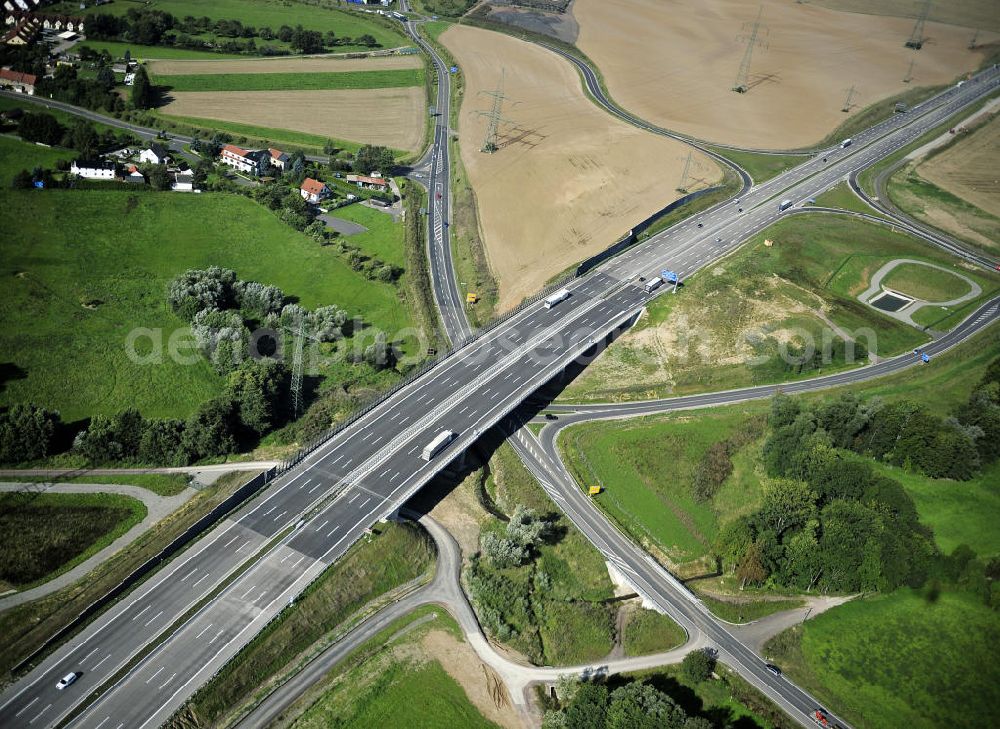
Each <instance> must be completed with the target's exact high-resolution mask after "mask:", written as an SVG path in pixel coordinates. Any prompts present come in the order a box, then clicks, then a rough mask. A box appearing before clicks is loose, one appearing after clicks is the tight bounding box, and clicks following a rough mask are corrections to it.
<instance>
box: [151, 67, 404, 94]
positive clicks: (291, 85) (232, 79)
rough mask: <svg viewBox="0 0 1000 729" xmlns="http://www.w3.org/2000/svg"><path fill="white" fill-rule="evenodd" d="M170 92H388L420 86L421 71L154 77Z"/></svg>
mask: <svg viewBox="0 0 1000 729" xmlns="http://www.w3.org/2000/svg"><path fill="white" fill-rule="evenodd" d="M153 82H154V83H155V84H156V85H157V86H165V87H168V88H169V89H170V91H178V92H180V91H288V90H295V91H318V90H328V89H389V88H399V87H405V86H421V85H423V83H424V72H423V70H422V69H419V68H400V69H390V70H382V71H351V72H345V71H322V72H315V73H205V74H181V75H165V76H154V77H153Z"/></svg>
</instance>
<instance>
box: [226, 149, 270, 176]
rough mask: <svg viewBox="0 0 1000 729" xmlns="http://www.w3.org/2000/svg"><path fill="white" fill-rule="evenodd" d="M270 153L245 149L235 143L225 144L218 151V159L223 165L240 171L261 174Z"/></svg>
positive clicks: (267, 162)
mask: <svg viewBox="0 0 1000 729" xmlns="http://www.w3.org/2000/svg"><path fill="white" fill-rule="evenodd" d="M270 158H271V155H270V154H268V153H266V152H261V151H260V150H255V149H251V150H246V149H243V148H242V147H237V146H236V145H235V144H226V145H224V146H223V147H222V151H221V152H219V161H220V162H221V163H222V164H224V165H229V166H230V167H232V168H233V169H236V170H239V171H240V172H248V173H250V174H251V175H259V174H261V173H262V172H263V171H264V170H265V169H266V168H267V165H268V164H269V160H270Z"/></svg>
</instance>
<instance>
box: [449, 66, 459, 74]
mask: <svg viewBox="0 0 1000 729" xmlns="http://www.w3.org/2000/svg"><path fill="white" fill-rule="evenodd" d="M448 70H449V71H451V72H452V73H458V66H452V67H451V68H449V69H448Z"/></svg>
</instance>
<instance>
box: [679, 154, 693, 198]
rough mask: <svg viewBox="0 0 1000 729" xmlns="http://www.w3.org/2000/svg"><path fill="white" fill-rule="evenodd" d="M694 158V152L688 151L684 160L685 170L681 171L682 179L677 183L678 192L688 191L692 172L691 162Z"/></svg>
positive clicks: (685, 192)
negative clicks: (689, 176) (689, 177)
mask: <svg viewBox="0 0 1000 729" xmlns="http://www.w3.org/2000/svg"><path fill="white" fill-rule="evenodd" d="M693 159H694V153H693V152H688V156H687V160H685V162H684V171H683V172H681V181H680V182H679V183H678V184H677V192H682V193H684V194H687V192H688V175H689V173H690V172H691V162H692V160H693Z"/></svg>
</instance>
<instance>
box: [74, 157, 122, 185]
mask: <svg viewBox="0 0 1000 729" xmlns="http://www.w3.org/2000/svg"><path fill="white" fill-rule="evenodd" d="M117 168H118V165H116V164H115V163H114V162H108V161H107V160H103V159H98V160H73V164H71V165H70V167H69V171H70V172H72V173H73V174H74V175H79V176H80V177H83V178H85V179H87V180H113V179H115V172H116V171H117Z"/></svg>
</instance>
